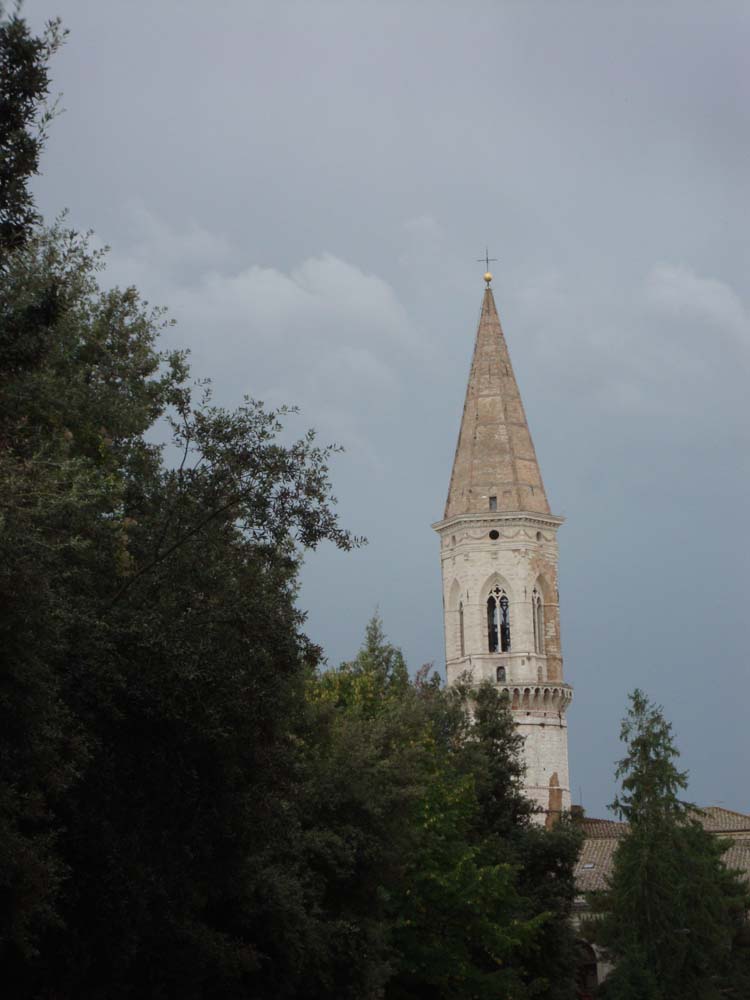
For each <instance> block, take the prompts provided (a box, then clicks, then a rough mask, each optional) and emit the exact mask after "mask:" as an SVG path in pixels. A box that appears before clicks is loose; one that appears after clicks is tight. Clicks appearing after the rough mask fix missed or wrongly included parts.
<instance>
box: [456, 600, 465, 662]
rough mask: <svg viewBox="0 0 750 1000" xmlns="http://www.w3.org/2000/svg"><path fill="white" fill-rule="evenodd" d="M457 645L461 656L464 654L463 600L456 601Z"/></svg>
mask: <svg viewBox="0 0 750 1000" xmlns="http://www.w3.org/2000/svg"><path fill="white" fill-rule="evenodd" d="M458 645H459V648H460V650H461V656H464V655H465V652H464V602H463V601H459V603H458Z"/></svg>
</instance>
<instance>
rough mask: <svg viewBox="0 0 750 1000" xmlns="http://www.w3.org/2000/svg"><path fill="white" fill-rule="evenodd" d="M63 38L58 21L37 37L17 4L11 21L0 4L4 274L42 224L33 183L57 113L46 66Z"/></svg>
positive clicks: (0, 247)
mask: <svg viewBox="0 0 750 1000" xmlns="http://www.w3.org/2000/svg"><path fill="white" fill-rule="evenodd" d="M63 38H64V33H63V32H62V31H61V29H60V22H59V21H58V20H54V21H50V22H49V23H48V24H47V27H46V29H45V31H44V33H43V34H42V35H39V36H34V35H32V34H31V32H30V30H29V27H28V25H27V24H26V22H25V21H24V20H23V19H22V18H20V17H19V16H18V5H17V10H16V14H15V15H12V16H10V17H6V16H5V9H4V5H0V273H2V270H3V268H4V266H5V263H6V259H7V254H8V253H9V252H11V251H12V250H14V249H16V248H17V247H19V246H21V245H22V244H23V243H24V241H25V240H26V239H27V237H28V236H29V234H30V232H31V230H32V228H33V227H34V225H35V224H36V223H38V222H39V216H38V214H37V212H36V209H35V208H34V200H33V198H32V195H31V192H30V190H29V181H30V179H31V178H32V177H33V176H34V175H35V174H36V173H38V172H39V156H40V153H41V149H42V146H43V144H44V138H45V130H46V126H47V124H48V123H49V121H50V119H51V117H52V115H53V113H54V109H50V108H48V107H47V106H46V100H47V96H48V94H49V88H50V78H49V66H48V63H49V59H50V56H51V55H52V54H53V53H54V52H55V51H56V50H57V49H58V48H59V46H60V44H61V42H62V40H63Z"/></svg>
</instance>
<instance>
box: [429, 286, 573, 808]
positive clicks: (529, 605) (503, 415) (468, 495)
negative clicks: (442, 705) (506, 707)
mask: <svg viewBox="0 0 750 1000" xmlns="http://www.w3.org/2000/svg"><path fill="white" fill-rule="evenodd" d="M484 278H485V282H486V288H485V292H484V299H483V301H482V313H481V316H480V319H479V327H478V329H477V336H476V342H475V345H474V357H473V360H472V363H471V371H470V373H469V384H468V387H467V389H466V400H465V403H464V411H463V417H462V419H461V429H460V431H459V435H458V444H457V446H456V454H455V458H454V460H453V472H452V474H451V481H450V487H449V490H448V500H447V502H446V505H445V514H444V516H443V520H442V521H439V522H438V523H437V524H434V525H433V528H434V529H435V530H436V531H437V533H438V534H439V535H440V548H441V566H442V575H443V609H444V618H445V649H446V663H447V679H448V683H449V684H452V683H454V682H455V681H456V680H457V678H459V677H461V676H462V675H468V676H469V677H470V678H471V679H472V680H473V681H475V682H478V681H480V680H483V679H488V680H490V681H491V682H492V683H493V684H497V685H498V687H499V688H501V689H502V690H503V691H506V692H507V696H508V698H509V699H510V705H511V710H512V713H513V717H514V719H515V721H516V723H517V725H518V728H519V731H520V733H521V735H522V736H523V737H524V756H525V760H526V794H527V796H528V797H529V798H530V799H532V800H533V801H534V802H535V803H536V804H537V805H538V806H539V807H540V808H541V809H542V810H544V812H543V813H540V814H539V819H540V821H544V817H545V815H546V821H547V822H548V823H549V822H553V821H554V818H555V816H556V814H557V815H559V813H560V811H561V810H567V809H570V780H569V777H568V729H567V720H566V715H565V713H566V710H567V708H568V705H569V704H570V701H571V698H572V694H573V692H572V688H571V687H570V686H569V685H568V684H565V682H564V681H563V669H562V653H561V648H560V614H559V607H558V603H559V599H558V590H557V529H558V528H559V527H560V525H561V524H562V522H563V519H562V518H561V517H557V516H555V515H554V514H551V513H550V508H549V504H548V502H547V495H546V493H545V491H544V484H543V482H542V477H541V474H540V472H539V465H538V463H537V459H536V453H535V451H534V445H533V442H532V440H531V434H530V433H529V428H528V425H527V423H526V415H525V413H524V409H523V403H522V402H521V395H520V393H519V391H518V385H517V383H516V379H515V375H514V374H513V368H512V366H511V363H510V355H509V354H508V346H507V344H506V342H505V337H504V335H503V331H502V327H501V326H500V318H499V316H498V314H497V308H496V306H495V298H494V295H493V293H492V287H491V282H492V275H491V274H490V273H489V272H488V273H487V274H485V276H484Z"/></svg>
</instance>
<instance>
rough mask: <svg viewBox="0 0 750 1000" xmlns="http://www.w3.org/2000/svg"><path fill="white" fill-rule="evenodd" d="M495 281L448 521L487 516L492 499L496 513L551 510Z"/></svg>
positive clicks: (487, 298) (481, 331) (485, 310)
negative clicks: (497, 302) (494, 291)
mask: <svg viewBox="0 0 750 1000" xmlns="http://www.w3.org/2000/svg"><path fill="white" fill-rule="evenodd" d="M488 279H489V280H488ZM491 280H492V277H491V275H489V272H488V274H487V275H485V281H487V288H486V289H485V292H484V300H483V302H482V315H481V317H480V319H479V328H478V329H477V339H476V343H475V345H474V358H473V360H472V363H471V372H470V374H469V385H468V387H467V389H466V401H465V403H464V413H463V418H462V420H461V430H460V432H459V435H458V444H457V445H456V457H455V458H454V460H453V472H452V474H451V484H450V488H449V490H448V501H447V503H446V505H445V518H446V519H447V518H449V517H455V516H456V515H458V514H485V513H488V512H489V511H490V509H491V505H490V498H491V497H495V498H496V500H495V502H496V505H497V507H496V509H497V510H498V511H530V512H532V513H537V514H549V512H550V509H549V504H548V503H547V496H546V494H545V492H544V484H543V483H542V476H541V473H540V472H539V465H538V464H537V460H536V453H535V451H534V444H533V442H532V440H531V434H530V433H529V428H528V424H527V423H526V414H525V413H524V409H523V403H522V402H521V395H520V393H519V391H518V385H517V384H516V379H515V375H514V374H513V368H512V366H511V363H510V355H509V354H508V345H507V344H506V343H505V337H504V336H503V331H502V327H501V326H500V317H499V316H498V314H497V308H496V306H495V297H494V295H493V294H492V289H491V288H490V281H491Z"/></svg>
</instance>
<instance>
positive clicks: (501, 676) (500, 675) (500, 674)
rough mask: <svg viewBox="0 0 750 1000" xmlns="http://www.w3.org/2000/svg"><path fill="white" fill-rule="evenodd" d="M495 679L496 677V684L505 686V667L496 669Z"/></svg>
mask: <svg viewBox="0 0 750 1000" xmlns="http://www.w3.org/2000/svg"><path fill="white" fill-rule="evenodd" d="M496 677H497V683H498V684H505V667H498V668H497V674H496Z"/></svg>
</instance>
